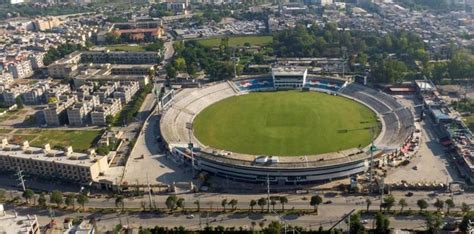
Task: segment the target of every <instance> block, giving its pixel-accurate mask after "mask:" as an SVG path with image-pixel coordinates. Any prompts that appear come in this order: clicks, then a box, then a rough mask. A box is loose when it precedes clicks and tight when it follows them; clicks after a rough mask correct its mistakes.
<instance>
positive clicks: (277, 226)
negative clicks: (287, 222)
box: [265, 221, 281, 234]
mask: <svg viewBox="0 0 474 234" xmlns="http://www.w3.org/2000/svg"><path fill="white" fill-rule="evenodd" d="M265 233H269V234H279V233H281V223H280V222H277V221H272V222H271V223H269V224H268V228H267V230H266V231H265Z"/></svg>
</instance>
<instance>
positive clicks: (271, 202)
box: [270, 199, 277, 210]
mask: <svg viewBox="0 0 474 234" xmlns="http://www.w3.org/2000/svg"><path fill="white" fill-rule="evenodd" d="M276 204H277V202H276V201H275V200H274V199H272V200H271V201H270V205H272V209H273V210H275V205H276Z"/></svg>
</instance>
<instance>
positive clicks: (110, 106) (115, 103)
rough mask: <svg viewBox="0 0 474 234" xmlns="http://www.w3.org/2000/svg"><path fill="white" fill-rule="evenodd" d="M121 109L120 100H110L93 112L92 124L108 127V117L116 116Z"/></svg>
mask: <svg viewBox="0 0 474 234" xmlns="http://www.w3.org/2000/svg"><path fill="white" fill-rule="evenodd" d="M121 109H122V105H121V102H120V99H117V98H109V99H107V100H105V102H103V103H102V104H101V105H100V106H97V107H96V108H95V109H94V110H93V111H92V112H91V122H92V124H93V125H99V126H105V125H107V121H106V119H107V116H109V115H111V116H115V115H117V114H118V113H119V112H120V110H121Z"/></svg>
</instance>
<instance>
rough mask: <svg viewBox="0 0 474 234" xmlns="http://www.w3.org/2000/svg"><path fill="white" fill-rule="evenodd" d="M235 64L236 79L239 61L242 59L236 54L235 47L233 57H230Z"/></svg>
mask: <svg viewBox="0 0 474 234" xmlns="http://www.w3.org/2000/svg"><path fill="white" fill-rule="evenodd" d="M230 59H231V60H232V62H233V64H234V79H235V78H237V63H238V62H239V61H240V58H239V57H236V56H235V49H234V50H233V51H232V57H230Z"/></svg>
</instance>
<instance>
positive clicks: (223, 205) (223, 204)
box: [221, 198, 227, 212]
mask: <svg viewBox="0 0 474 234" xmlns="http://www.w3.org/2000/svg"><path fill="white" fill-rule="evenodd" d="M221 206H222V208H223V209H224V212H225V207H226V206H227V199H225V198H224V199H222V201H221Z"/></svg>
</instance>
